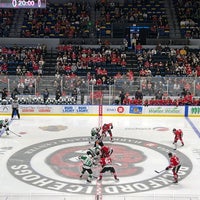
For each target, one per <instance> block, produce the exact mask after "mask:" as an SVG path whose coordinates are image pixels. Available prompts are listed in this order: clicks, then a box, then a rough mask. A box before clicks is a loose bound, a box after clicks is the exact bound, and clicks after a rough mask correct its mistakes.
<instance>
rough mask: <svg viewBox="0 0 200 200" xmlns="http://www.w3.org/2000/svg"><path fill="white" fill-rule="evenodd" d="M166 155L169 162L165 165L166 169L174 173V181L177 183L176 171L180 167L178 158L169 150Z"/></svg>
mask: <svg viewBox="0 0 200 200" xmlns="http://www.w3.org/2000/svg"><path fill="white" fill-rule="evenodd" d="M168 156H169V162H170V164H169V166H168V167H166V170H169V169H172V173H173V175H174V183H178V171H179V169H180V168H181V164H180V160H179V158H178V157H177V156H176V155H173V154H172V153H171V152H169V153H168Z"/></svg>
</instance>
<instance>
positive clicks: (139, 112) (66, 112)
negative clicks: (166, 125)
mask: <svg viewBox="0 0 200 200" xmlns="http://www.w3.org/2000/svg"><path fill="white" fill-rule="evenodd" d="M100 110H102V113H101V115H102V116H116V117H117V116H120V117H121V116H130V117H131V116H138V117H140V116H155V117H200V106H178V107H177V106H137V105H127V106H124V105H109V106H99V105H20V109H19V112H20V114H21V116H33V115H41V116H44V115H47V116H98V115H99V114H100V113H99V111H100ZM0 112H1V115H2V116H8V115H11V106H10V105H1V106H0Z"/></svg>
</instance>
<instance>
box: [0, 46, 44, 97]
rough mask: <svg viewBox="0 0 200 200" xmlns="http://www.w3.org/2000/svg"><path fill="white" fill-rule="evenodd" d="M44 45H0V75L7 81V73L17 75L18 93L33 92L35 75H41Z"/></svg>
mask: <svg viewBox="0 0 200 200" xmlns="http://www.w3.org/2000/svg"><path fill="white" fill-rule="evenodd" d="M45 51H46V47H45V46H44V45H38V46H37V47H24V46H23V47H18V46H13V47H5V46H4V47H0V75H2V76H3V77H4V80H1V81H2V82H7V79H8V76H9V75H17V76H16V77H17V79H16V80H15V86H16V87H17V88H18V89H19V90H20V93H24V94H33V93H34V87H35V78H34V77H36V76H38V77H39V76H41V75H42V71H43V67H44V64H45V61H44V58H43V55H44V53H45ZM5 77H6V78H5Z"/></svg>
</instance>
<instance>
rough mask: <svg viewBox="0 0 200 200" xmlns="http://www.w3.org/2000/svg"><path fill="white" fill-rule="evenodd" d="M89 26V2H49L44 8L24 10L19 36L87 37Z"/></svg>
mask: <svg viewBox="0 0 200 200" xmlns="http://www.w3.org/2000/svg"><path fill="white" fill-rule="evenodd" d="M90 26H91V21H90V4H89V2H87V1H84V2H68V3H64V4H59V3H58V4H51V3H49V4H47V8H46V9H29V10H27V11H26V13H25V17H24V22H23V25H22V31H21V37H26V38H30V37H50V38H55V37H59V38H63V37H65V38H81V37H89V34H90V31H91V30H90Z"/></svg>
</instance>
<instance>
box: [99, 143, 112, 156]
mask: <svg viewBox="0 0 200 200" xmlns="http://www.w3.org/2000/svg"><path fill="white" fill-rule="evenodd" d="M112 153H113V149H112V148H111V147H108V146H102V147H101V157H102V158H106V157H109V156H110V155H111V154H112Z"/></svg>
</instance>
